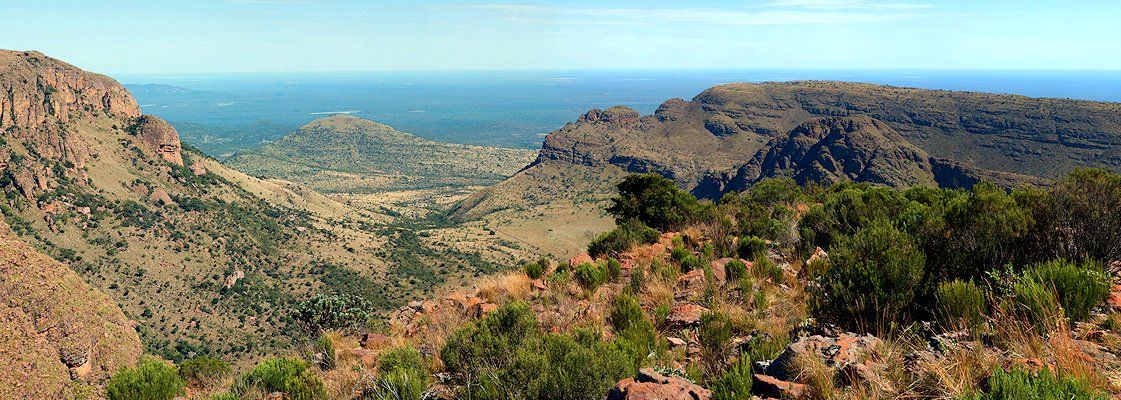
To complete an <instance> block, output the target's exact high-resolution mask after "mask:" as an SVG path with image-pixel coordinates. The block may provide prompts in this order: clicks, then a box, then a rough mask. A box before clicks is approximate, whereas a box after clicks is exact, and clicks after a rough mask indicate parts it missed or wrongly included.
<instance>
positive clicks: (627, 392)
mask: <svg viewBox="0 0 1121 400" xmlns="http://www.w3.org/2000/svg"><path fill="white" fill-rule="evenodd" d="M711 398H712V392H710V391H709V390H708V389H705V388H702V387H700V386H697V385H696V384H693V383H692V382H689V381H688V380H686V379H684V378H680V377H676V376H665V375H662V374H659V373H658V372H656V371H654V370H653V369H652V368H643V369H640V370H638V375H637V376H635V377H634V378H626V379H623V380H621V381H619V383H618V384H616V385H615V387H614V388H612V389H611V390H610V391H609V392H607V397H606V400H708V399H711Z"/></svg>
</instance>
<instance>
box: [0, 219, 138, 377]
mask: <svg viewBox="0 0 1121 400" xmlns="http://www.w3.org/2000/svg"><path fill="white" fill-rule="evenodd" d="M0 326H3V329H0V398H5V399H9V398H13V399H14V398H44V399H45V398H72V397H73V393H71V392H70V390H72V384H71V380H72V379H77V380H83V381H87V382H98V381H100V380H101V379H104V378H105V377H106V376H107V374H109V373H111V372H114V371H116V370H117V369H119V368H122V367H126V366H132V365H135V364H136V362H137V360H138V358H139V357H140V354H141V345H140V338H139V337H138V336H137V334H136V331H135V330H134V329H133V323H132V321H129V320H128V319H127V318H125V315H124V313H122V312H121V309H120V308H118V307H117V305H116V303H115V302H114V301H113V300H112V299H110V298H109V296H106V295H105V294H104V293H101V292H99V291H97V290H96V289H94V288H92V287H90V286H89V285H87V284H86V283H85V282H84V281H83V280H82V278H81V277H80V276H78V274H76V273H74V272H73V271H71V270H70V268H69V267H67V266H66V265H63V264H62V263H59V262H58V261H55V260H53V259H51V258H50V257H47V256H46V255H44V254H42V253H40V252H38V251H37V250H35V249H32V248H31V247H30V246H28V245H26V244H24V243H23V242H21V241H20V240H19V239H18V238H16V236H15V234H14V233H12V231H11V230H10V229H9V228H8V226H7V224H6V223H4V222H3V221H2V220H0Z"/></svg>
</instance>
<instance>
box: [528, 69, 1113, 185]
mask: <svg viewBox="0 0 1121 400" xmlns="http://www.w3.org/2000/svg"><path fill="white" fill-rule="evenodd" d="M834 117H837V118H851V119H850V120H847V121H845V122H844V123H842V120H827V118H834ZM815 121H816V122H815ZM869 121H874V122H869ZM806 124H809V125H806ZM815 124H816V125H815ZM845 124H848V125H849V126H847V127H846V126H842V125H845ZM850 129H853V130H850ZM795 130H800V131H799V132H794V133H793V134H792V131H795ZM827 132H832V133H830V134H826V133H827ZM811 144H816V145H818V147H813V148H811ZM881 144H883V145H886V147H885V146H881ZM896 144H899V145H896ZM773 146H782V149H781V150H779V149H771V148H772V147H773ZM862 149H863V150H862ZM772 150H775V151H772ZM783 152H786V153H783ZM811 153H812V154H811ZM768 154H770V156H771V157H772V158H771V159H770V160H764V159H759V160H755V158H756V157H757V156H759V157H764V158H765V157H766V156H767V155H768ZM1119 154H1121V104H1118V103H1101V102H1090V101H1075V100H1063V99H1036V98H1028V97H1024V96H1013V95H1000V94H986V93H968V92H950V91H934V90H922V89H909V88H898V87H890V86H880V85H870V84H856V83H841V82H791V83H763V84H728V85H721V86H717V87H713V88H711V89H708V90H706V91H704V92H702V93H701V94H699V95H697V96H696V97H695V98H694V99H693V100H692V101H684V100H680V99H674V100H670V101H667V102H665V103H664V104H662V106H661V107H659V108H658V110H657V112H656V113H655V114H654V115H652V116H645V117H636V116H633V115H629V116H628V117H627V118H620V117H612V116H611V115H610V113H609V112H608V111H600V110H593V111H591V112H589V113H588V114H586V115H585V116H583V117H581V118H580V119H579V120H578V121H576V122H574V123H570V124H568V125H566V126H565V127H563V128H561V129H559V130H557V131H555V132H553V133H551V134H549V136H547V137H546V139H545V143H544V145H543V146H542V150H541V153H540V156H539V157H538V160H537V162H536V163H537V164H540V163H548V162H559V163H567V164H576V165H581V166H592V167H602V166H606V165H613V166H617V167H620V168H622V169H624V170H626V171H628V172H656V173H659V174H662V175H664V176H666V177H669V178H671V179H674V180H675V181H676V182H677V183H678V184H679V185H680V186H682V187H685V188H687V189H690V190H694V191H695V193H697V194H700V195H705V196H719V195H720V194H721V193H722V191H723V190H727V189H728V188H730V186H727V187H724V186H722V185H725V186H726V185H729V184H730V183H731V182H730V181H729V179H731V177H733V176H739V178H738V179H740V180H741V182H740V183H741V184H742V181H743V180H745V179H746V180H748V181H750V180H752V179H757V178H758V176H752V177H748V178H745V177H744V175H743V173H748V174H749V175H750V174H752V173H756V174H763V175H766V173H767V172H766V171H768V170H771V171H783V172H782V173H778V172H775V173H778V174H779V175H785V174H787V173H798V174H801V175H799V178H800V179H807V180H815V179H821V180H824V181H826V182H832V181H835V180H837V179H856V180H867V181H870V182H875V183H882V184H887V185H893V186H909V185H914V184H940V185H951V186H954V185H971V183H970V182H975V181H976V179H980V177H981V176H984V177H986V179H995V180H1000V181H1002V182H1005V183H1008V184H1009V185H1012V184H1015V183H1017V182H1026V181H1032V182H1035V181H1038V179H1034V178H1028V177H1037V178H1051V177H1055V176H1058V175H1060V174H1063V173H1066V172H1068V171H1069V170H1071V169H1073V168H1075V167H1078V166H1101V167H1107V168H1113V169H1118V168H1121V158H1119V156H1118V155H1119ZM836 158H843V159H844V160H845V161H846V162H849V163H851V165H844V164H838V163H837V161H838V160H836ZM753 162H754V165H749V164H752V163H753ZM802 162H805V163H807V165H805V166H802V165H799V164H800V163H802ZM768 163H769V164H768ZM764 164H766V165H764ZM752 168H754V169H752ZM920 171H921V173H920V175H919V176H914V175H913V174H914V173H919V172H920ZM935 172H937V173H935ZM932 174H933V175H932ZM963 174H965V175H963ZM967 175H972V176H971V177H970V176H967ZM936 178H937V179H936ZM955 187H956V186H955Z"/></svg>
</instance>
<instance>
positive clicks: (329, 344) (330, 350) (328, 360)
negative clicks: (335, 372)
mask: <svg viewBox="0 0 1121 400" xmlns="http://www.w3.org/2000/svg"><path fill="white" fill-rule="evenodd" d="M315 350H316V352H315V353H316V364H318V365H319V369H322V370H324V371H330V370H332V369H335V364H336V358H335V342H333V341H331V337H330V336H327V333H326V332H324V333H321V334H319V338H318V339H316V340H315Z"/></svg>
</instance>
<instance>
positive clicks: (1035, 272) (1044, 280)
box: [1024, 260, 1110, 321]
mask: <svg viewBox="0 0 1121 400" xmlns="http://www.w3.org/2000/svg"><path fill="white" fill-rule="evenodd" d="M1102 269H1103V268H1101V267H1100V266H1099V265H1098V264H1097V263H1094V262H1084V263H1082V264H1075V263H1073V262H1069V261H1066V260H1053V261H1049V262H1045V263H1041V264H1036V265H1034V266H1032V267H1030V268H1028V269H1027V270H1025V271H1024V279H1028V280H1032V281H1034V282H1036V283H1039V284H1041V285H1044V286H1047V287H1049V288H1050V289H1051V290H1052V291H1054V293H1055V296H1056V300H1058V302H1059V304H1060V305H1061V306H1062V307H1063V312H1064V314H1065V315H1066V316H1067V318H1070V319H1071V320H1072V321H1085V320H1086V319H1087V318H1089V316H1090V310H1091V309H1093V308H1094V307H1097V306H1098V305H1100V304H1102V303H1104V302H1105V301H1106V299H1107V298H1108V297H1109V286H1110V282H1109V277H1108V276H1106V274H1104V273H1102V272H1101V271H1102Z"/></svg>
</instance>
